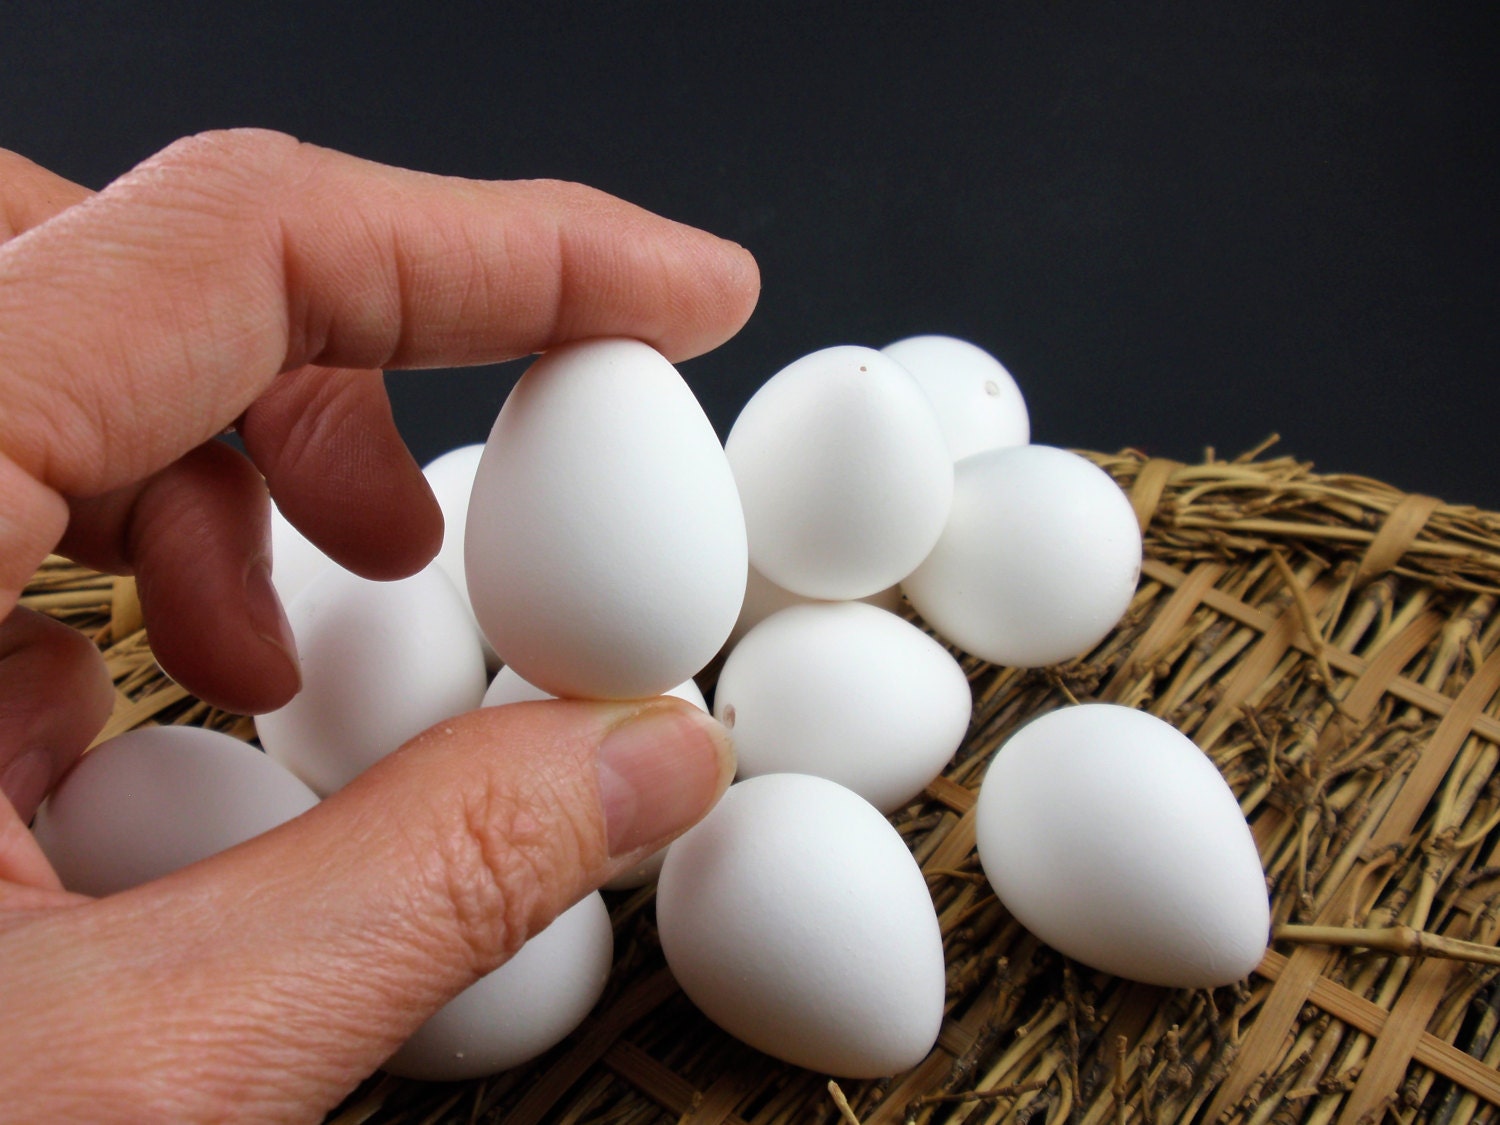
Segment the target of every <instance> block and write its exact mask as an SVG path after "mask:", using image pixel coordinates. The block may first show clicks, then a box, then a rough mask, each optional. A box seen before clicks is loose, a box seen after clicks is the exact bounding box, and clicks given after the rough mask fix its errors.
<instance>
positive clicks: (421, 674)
mask: <svg viewBox="0 0 1500 1125" xmlns="http://www.w3.org/2000/svg"><path fill="white" fill-rule="evenodd" d="M287 620H288V621H289V622H290V623H291V626H292V635H293V636H294V637H295V638H296V640H297V654H298V657H299V658H300V659H301V662H302V690H301V691H300V692H298V693H297V694H296V695H295V696H293V698H292V701H291V702H290V703H288V704H287V705H286V706H285V707H283V708H281V709H280V710H278V711H272V712H269V713H268V714H265V715H257V716H256V718H255V730H256V733H257V734H258V735H259V736H260V741H261V745H262V746H264V747H265V748H266V752H267V753H268V754H270V755H271V756H272V757H273V758H275V759H276V760H277V761H279V762H281V763H282V764H283V765H285V766H286V767H287V768H288V769H290V770H291V771H292V772H293V773H295V774H296V775H297V776H298V777H300V778H302V780H303V781H305V782H307V784H308V785H310V786H312V788H313V789H314V790H316V791H317V792H319V793H321V794H323V795H325V796H326V795H327V794H329V793H332V792H333V791H334V790H336V789H341V788H342V787H343V786H345V785H347V784H348V783H349V782H350V781H352V780H353V779H354V778H355V777H356V776H358V775H359V774H360V773H362V772H364V770H366V769H368V768H369V767H370V766H372V765H374V764H375V763H376V762H377V761H379V760H380V759H381V758H383V757H385V756H386V755H387V754H389V753H390V752H391V751H393V750H395V749H396V748H397V747H399V746H400V745H401V744H402V743H403V742H405V741H406V740H407V739H409V738H411V737H413V736H414V735H417V734H419V733H421V732H422V731H424V730H426V729H427V728H428V727H430V726H432V725H433V724H434V723H437V722H440V721H441V720H443V719H447V718H451V717H452V716H454V715H457V714H460V713H461V712H464V711H471V710H473V709H474V708H475V707H478V706H479V701H480V700H481V699H482V698H483V697H484V689H485V669H484V654H483V652H482V651H481V648H480V643H479V637H478V634H476V633H475V631H474V625H473V620H472V619H471V617H470V615H469V611H468V610H467V609H465V608H464V604H463V599H462V598H460V597H459V595H458V591H457V590H455V589H454V588H453V583H452V582H450V581H449V580H448V576H447V575H446V574H444V573H443V571H442V569H441V568H439V567H436V566H428V567H426V568H425V569H424V570H421V571H419V572H418V573H416V574H414V575H412V576H411V577H410V578H403V579H401V580H400V581H399V582H370V581H368V580H366V579H364V578H360V577H358V576H357V575H354V574H351V573H349V572H348V571H344V570H333V571H330V572H328V573H325V574H323V575H322V576H320V577H319V578H318V579H316V580H315V581H314V582H313V584H312V585H310V586H309V587H308V588H307V589H306V590H304V591H303V592H302V594H301V595H300V596H299V597H298V598H296V599H295V600H294V601H293V602H292V604H291V605H289V606H288V607H287Z"/></svg>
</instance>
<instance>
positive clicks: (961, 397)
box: [880, 336, 1031, 461]
mask: <svg viewBox="0 0 1500 1125" xmlns="http://www.w3.org/2000/svg"><path fill="white" fill-rule="evenodd" d="M880 350H881V351H882V352H883V353H884V354H886V355H888V356H890V357H891V358H892V359H894V360H895V361H896V362H897V363H899V364H900V365H901V366H902V367H904V368H906V370H907V371H909V372H911V375H912V378H914V379H915V380H916V381H917V385H918V386H920V387H921V388H922V390H923V391H925V392H926V393H927V397H928V399H929V400H931V402H932V408H933V412H934V413H936V414H937V419H938V424H939V425H940V426H942V429H943V437H944V438H945V439H946V440H947V442H948V451H949V453H950V454H951V455H952V457H953V459H954V460H955V461H958V460H961V459H962V458H964V457H968V456H969V455H971V454H974V453H980V452H982V451H984V450H986V449H1005V448H1008V447H1009V446H1012V445H1025V444H1026V443H1027V442H1029V441H1030V440H1031V418H1030V415H1029V414H1028V413H1027V411H1026V400H1025V399H1023V398H1022V397H1021V388H1020V387H1018V386H1016V381H1015V379H1013V378H1012V377H1011V374H1010V372H1009V371H1007V370H1006V369H1005V365H1004V364H1002V363H1001V362H1000V361H999V360H998V359H996V358H995V357H994V356H992V355H990V353H989V352H987V351H985V350H984V349H983V348H981V347H979V346H978V345H977V344H971V343H969V342H968V341H967V340H959V339H955V338H954V337H952V336H909V337H907V338H906V339H904V340H897V341H896V342H895V343H894V344H887V345H886V346H885V347H883V348H881V349H880Z"/></svg>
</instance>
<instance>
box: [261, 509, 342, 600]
mask: <svg viewBox="0 0 1500 1125" xmlns="http://www.w3.org/2000/svg"><path fill="white" fill-rule="evenodd" d="M337 566H338V563H336V562H334V561H333V560H332V559H330V558H329V557H328V556H327V555H325V554H324V553H323V552H322V551H321V550H319V549H318V548H317V547H315V546H313V542H312V540H311V539H309V538H308V537H307V536H305V535H303V534H302V532H300V531H298V530H297V529H296V528H295V527H293V526H292V524H291V521H290V520H288V519H287V518H286V517H285V516H284V515H282V514H281V509H280V508H278V507H277V506H276V504H275V503H274V502H272V504H271V585H273V586H275V587H276V594H277V596H278V597H280V598H281V604H282V607H283V608H285V607H286V606H287V605H288V604H289V603H290V602H291V601H292V600H293V599H295V598H296V597H297V595H299V594H300V593H302V591H303V590H305V589H307V587H308V585H309V584H310V583H311V582H312V580H313V579H314V578H316V577H317V576H318V575H320V574H322V573H323V572H324V571H325V570H330V569H333V568H335V567H337Z"/></svg>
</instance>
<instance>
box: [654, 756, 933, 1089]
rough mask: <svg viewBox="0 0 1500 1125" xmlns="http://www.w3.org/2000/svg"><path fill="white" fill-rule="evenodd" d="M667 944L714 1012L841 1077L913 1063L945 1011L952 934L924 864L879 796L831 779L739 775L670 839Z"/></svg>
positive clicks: (680, 976) (671, 960)
mask: <svg viewBox="0 0 1500 1125" xmlns="http://www.w3.org/2000/svg"><path fill="white" fill-rule="evenodd" d="M656 919H657V927H658V929H659V931H660V934H661V945H662V950H663V952H664V953H665V954H666V957H667V964H668V965H669V966H670V967H671V970H672V973H673V975H674V976H675V977H676V978H677V982H678V983H679V984H680V985H681V986H682V989H683V991H684V992H685V993H687V995H688V997H689V998H690V999H691V1000H692V1001H693V1003H694V1004H696V1005H697V1006H698V1007H699V1008H700V1009H701V1010H702V1011H703V1012H704V1014H705V1015H707V1016H708V1017H709V1018H710V1019H712V1020H713V1021H714V1022H715V1023H717V1024H718V1025H719V1026H720V1027H722V1028H724V1029H725V1030H726V1031H728V1032H729V1033H730V1034H731V1035H734V1036H736V1037H738V1038H739V1039H741V1040H743V1041H744V1042H746V1043H748V1044H750V1045H751V1046H752V1047H755V1048H757V1049H758V1050H761V1051H764V1052H766V1053H767V1054H769V1055H774V1056H776V1057H777V1058H780V1059H784V1060H786V1061H787V1062H790V1063H794V1064H795V1065H797V1066H802V1067H807V1068H808V1069H810V1070H817V1071H822V1072H823V1073H826V1074H833V1075H837V1076H840V1077H850V1078H873V1077H877V1076H881V1075H888V1074H895V1073H897V1072H899V1071H902V1070H906V1069H908V1068H910V1067H912V1066H915V1065H916V1064H917V1063H919V1062H920V1061H921V1060H922V1059H923V1058H925V1057H926V1055H927V1053H928V1052H929V1051H930V1050H931V1049H932V1046H933V1043H934V1042H936V1040H937V1033H938V1029H939V1027H940V1026H941V1024H942V1016H943V989H944V977H943V943H942V937H941V934H940V933H939V930H938V922H937V915H936V914H935V913H934V911H933V906H932V898H931V896H930V895H929V893H928V890H927V883H926V881H925V880H924V879H923V877H922V872H921V869H920V868H918V866H917V863H916V861H915V860H914V859H913V858H912V855H911V852H909V851H908V850H907V847H906V844H905V843H903V842H902V840H901V837H900V836H899V835H898V834H897V832H896V830H895V829H894V828H892V827H891V826H890V824H889V823H888V822H887V821H886V819H885V817H883V816H882V815H881V814H880V813H879V812H878V811H877V810H876V809H875V807H874V806H872V805H870V804H869V803H868V802H866V801H865V800H863V799H862V798H860V797H858V796H856V795H855V794H853V793H851V792H850V791H849V790H847V789H845V788H843V787H842V786H840V785H836V784H835V783H834V782H831V781H827V780H825V779H823V778H820V777H810V776H807V775H803V774H768V775H766V776H764V777H753V778H750V779H749V780H748V781H742V782H739V783H737V784H735V785H732V786H730V788H729V791H728V793H726V794H725V795H724V798H723V799H722V800H721V801H720V802H719V804H718V805H717V806H716V807H715V808H714V810H713V812H711V813H709V814H708V817H707V818H706V819H705V820H703V821H702V822H700V823H699V824H698V825H697V826H696V827H694V828H693V829H691V830H690V831H689V832H688V833H687V835H685V836H683V837H682V838H681V839H679V840H678V841H677V842H676V843H674V844H673V845H672V847H671V849H670V850H669V851H668V852H667V860H666V863H665V865H664V866H663V867H662V872H661V880H660V882H659V883H658V885H657V891H656Z"/></svg>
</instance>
